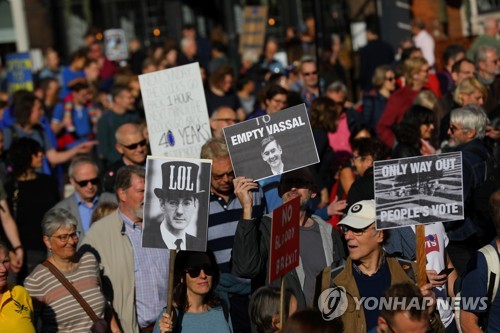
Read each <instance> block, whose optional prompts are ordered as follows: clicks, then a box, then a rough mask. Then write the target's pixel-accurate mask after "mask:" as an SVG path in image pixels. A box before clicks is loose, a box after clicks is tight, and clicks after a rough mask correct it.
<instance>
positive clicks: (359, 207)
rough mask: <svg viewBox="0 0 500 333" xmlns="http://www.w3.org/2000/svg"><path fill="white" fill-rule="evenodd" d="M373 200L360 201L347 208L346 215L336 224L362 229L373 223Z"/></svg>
mask: <svg viewBox="0 0 500 333" xmlns="http://www.w3.org/2000/svg"><path fill="white" fill-rule="evenodd" d="M376 218H377V216H376V214H375V200H362V201H358V202H356V203H355V204H354V205H352V206H351V208H349V211H348V212H347V215H346V216H345V217H344V218H343V219H342V220H341V221H340V222H339V223H338V225H346V226H348V227H351V228H354V229H363V228H366V227H368V226H369V225H370V224H372V223H373V222H375V220H376Z"/></svg>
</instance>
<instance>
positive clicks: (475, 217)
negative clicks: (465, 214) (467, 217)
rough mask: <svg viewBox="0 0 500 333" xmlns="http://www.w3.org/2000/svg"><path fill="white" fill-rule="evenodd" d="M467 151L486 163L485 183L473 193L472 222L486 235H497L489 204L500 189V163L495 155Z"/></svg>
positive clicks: (474, 150)
mask: <svg viewBox="0 0 500 333" xmlns="http://www.w3.org/2000/svg"><path fill="white" fill-rule="evenodd" d="M467 151H470V152H472V153H474V154H476V155H478V156H480V157H481V158H483V159H484V160H485V163H486V171H485V175H484V182H483V183H482V184H480V185H479V186H478V187H476V188H475V189H474V190H473V192H472V210H471V218H472V222H473V223H474V224H475V225H476V226H478V227H479V228H481V230H483V231H484V232H485V233H484V234H485V235H487V236H488V235H495V234H496V231H495V228H494V226H493V221H492V220H491V214H490V207H489V202H490V197H491V194H493V192H495V191H496V190H498V189H499V188H500V161H498V160H497V159H496V158H495V156H494V155H493V154H488V153H485V152H484V151H482V150H480V149H477V148H475V147H472V148H470V149H468V150H467ZM488 242H489V240H488Z"/></svg>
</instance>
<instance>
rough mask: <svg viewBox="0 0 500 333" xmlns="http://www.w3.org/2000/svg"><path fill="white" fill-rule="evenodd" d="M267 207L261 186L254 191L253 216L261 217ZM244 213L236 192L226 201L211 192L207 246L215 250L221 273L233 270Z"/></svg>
mask: <svg viewBox="0 0 500 333" xmlns="http://www.w3.org/2000/svg"><path fill="white" fill-rule="evenodd" d="M265 208H266V204H265V200H264V194H263V192H262V189H261V188H259V190H258V192H254V195H253V210H252V215H253V217H255V218H259V217H261V216H262V215H264V212H265ZM242 214H243V209H242V208H241V204H240V201H239V200H238V198H236V196H235V195H234V194H231V195H230V196H229V201H228V202H226V201H225V200H224V198H221V197H220V196H218V195H217V194H215V193H213V192H211V193H210V215H209V216H208V242H207V247H208V248H209V249H210V250H212V251H213V252H214V254H215V258H216V259H217V263H218V264H219V269H220V271H221V273H230V272H231V267H230V261H231V251H232V250H233V243H234V235H235V233H236V227H237V226H238V221H239V220H240V218H241V216H242Z"/></svg>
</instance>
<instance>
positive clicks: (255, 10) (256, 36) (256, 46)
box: [238, 6, 267, 56]
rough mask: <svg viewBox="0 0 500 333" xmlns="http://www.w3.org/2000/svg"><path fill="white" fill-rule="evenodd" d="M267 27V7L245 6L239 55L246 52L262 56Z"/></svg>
mask: <svg viewBox="0 0 500 333" xmlns="http://www.w3.org/2000/svg"><path fill="white" fill-rule="evenodd" d="M266 27H267V6H245V10H244V12H243V28H242V32H241V34H240V45H239V50H238V51H239V53H240V54H243V53H245V52H248V51H252V52H255V53H256V54H257V55H259V56H260V55H261V54H262V50H263V48H264V39H265V37H266Z"/></svg>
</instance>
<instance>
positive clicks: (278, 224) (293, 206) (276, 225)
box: [269, 197, 300, 283]
mask: <svg viewBox="0 0 500 333" xmlns="http://www.w3.org/2000/svg"><path fill="white" fill-rule="evenodd" d="M299 222H300V197H297V198H294V199H293V200H291V201H288V202H287V203H285V204H283V205H281V206H279V207H278V208H276V209H275V210H273V223H272V224H271V244H270V245H269V248H270V249H271V250H270V257H269V265H270V267H269V283H272V282H273V281H274V280H276V279H277V278H279V277H282V276H284V275H285V274H286V273H288V272H290V271H291V270H292V269H294V268H295V267H297V266H298V265H299V253H300V236H299V232H300V229H299Z"/></svg>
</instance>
